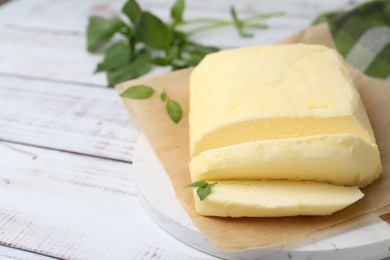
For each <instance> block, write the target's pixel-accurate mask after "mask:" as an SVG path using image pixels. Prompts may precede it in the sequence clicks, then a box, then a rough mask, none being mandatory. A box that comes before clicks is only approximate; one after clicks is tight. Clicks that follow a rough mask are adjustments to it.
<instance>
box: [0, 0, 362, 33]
mask: <svg viewBox="0 0 390 260" xmlns="http://www.w3.org/2000/svg"><path fill="white" fill-rule="evenodd" d="M174 1H175V0H169V1H167V0H142V1H140V4H141V6H142V8H144V9H148V10H152V11H153V12H155V13H157V14H159V15H160V16H161V17H163V18H164V19H169V8H170V6H171V5H172V4H173V2H174ZM364 1H365V0H355V1H349V0H328V1H313V0H278V4H277V5H275V2H274V1H272V0H244V1H235V0H214V1H209V0H187V1H186V6H187V7H186V12H185V15H186V17H187V18H192V17H194V16H196V14H198V15H199V14H201V15H202V16H203V17H209V15H212V16H213V17H214V16H215V17H221V16H225V17H226V18H229V8H230V6H233V5H234V6H235V7H236V8H237V9H238V10H239V11H240V13H241V14H244V15H247V14H253V13H261V12H273V11H284V12H286V13H288V15H289V16H292V17H294V16H295V17H306V18H307V20H310V19H312V18H313V17H314V16H315V15H317V14H318V13H319V12H322V11H328V10H334V9H348V8H351V7H352V6H354V5H356V4H358V3H361V2H364ZM124 2H125V1H124V0H113V1H109V2H108V1H104V0H84V1H82V2H80V1H77V0H69V1H51V0H35V1H28V0H18V1H15V0H14V1H12V3H9V4H7V5H5V6H4V7H3V8H2V9H1V12H0V13H1V15H0V24H1V23H6V24H8V25H14V26H19V27H24V28H40V29H46V30H52V31H62V32H69V33H71V32H73V33H81V32H82V33H83V32H84V31H85V27H86V24H87V17H88V16H90V15H103V16H110V15H117V14H118V13H119V11H120V9H121V7H122V5H123V3H124ZM192 12H194V14H193V13H192ZM48 20H50V21H52V22H51V23H47V21H48Z"/></svg>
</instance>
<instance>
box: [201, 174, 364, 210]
mask: <svg viewBox="0 0 390 260" xmlns="http://www.w3.org/2000/svg"><path fill="white" fill-rule="evenodd" d="M363 196H364V195H363V194H362V193H361V191H360V190H359V189H358V188H356V187H342V186H336V185H331V184H325V183H314V182H301V181H299V182H294V181H237V182H232V181H221V182H218V184H216V185H214V186H213V187H212V192H211V194H210V195H209V196H207V197H206V198H205V199H204V200H203V201H200V200H199V198H198V196H197V195H196V191H195V190H194V198H195V208H196V211H197V212H199V213H200V214H202V215H205V216H219V217H282V216H298V215H330V214H332V213H334V212H336V211H339V210H341V209H343V208H345V207H347V206H348V205H350V204H352V203H354V202H356V201H357V200H359V199H361V198H362V197H363Z"/></svg>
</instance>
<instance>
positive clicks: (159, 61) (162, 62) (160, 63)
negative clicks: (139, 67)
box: [152, 57, 171, 66]
mask: <svg viewBox="0 0 390 260" xmlns="http://www.w3.org/2000/svg"><path fill="white" fill-rule="evenodd" d="M152 62H153V63H154V64H155V65H158V66H168V65H170V64H171V60H170V59H169V58H166V57H164V58H163V57H155V58H153V60H152Z"/></svg>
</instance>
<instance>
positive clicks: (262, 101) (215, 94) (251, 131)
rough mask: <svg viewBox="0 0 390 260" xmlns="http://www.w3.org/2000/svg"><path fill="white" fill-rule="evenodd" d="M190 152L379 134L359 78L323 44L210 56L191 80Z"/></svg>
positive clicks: (369, 138)
mask: <svg viewBox="0 0 390 260" xmlns="http://www.w3.org/2000/svg"><path fill="white" fill-rule="evenodd" d="M189 120H190V150H191V155H192V156H193V157H195V156H197V155H198V154H200V153H201V152H204V151H207V150H212V149H216V148H220V147H225V146H229V145H234V144H240V143H245V142H253V141H259V140H269V139H282V138H296V137H304V136H312V135H323V134H341V133H351V134H355V135H357V136H360V137H361V138H362V139H363V140H365V141H367V142H369V143H375V138H374V134H373V131H372V128H371V125H370V122H369V120H368V117H367V114H366V112H365V109H364V107H363V104H362V101H361V99H360V96H359V94H358V92H357V90H356V88H355V86H354V85H353V78H352V75H351V73H350V71H349V70H348V68H347V67H346V66H345V65H344V63H343V61H342V59H341V57H340V56H339V55H338V54H337V52H336V51H334V50H332V49H330V48H327V47H325V46H320V45H305V44H287V45H275V46H266V47H254V48H241V49H235V50H228V51H222V52H218V53H214V54H210V55H207V56H206V58H204V59H203V60H202V62H201V63H200V64H199V65H198V66H197V67H196V68H195V69H194V71H193V72H192V75H191V79H190V115H189Z"/></svg>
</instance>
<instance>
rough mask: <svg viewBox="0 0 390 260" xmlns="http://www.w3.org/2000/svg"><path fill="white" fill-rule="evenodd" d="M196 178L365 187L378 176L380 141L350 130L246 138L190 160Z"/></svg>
mask: <svg viewBox="0 0 390 260" xmlns="http://www.w3.org/2000/svg"><path fill="white" fill-rule="evenodd" d="M189 166H190V172H191V177H192V180H193V181H196V180H206V181H207V180H226V179H289V180H310V181H319V182H328V183H333V184H337V185H348V186H359V187H364V186H366V185H368V184H370V183H371V182H372V181H374V180H375V179H376V178H378V176H379V174H380V172H381V163H380V156H379V151H378V147H377V146H376V145H375V144H370V143H368V142H366V141H364V140H363V139H362V138H360V137H359V136H356V135H352V134H333V135H316V136H306V137H299V138H287V139H276V140H266V141H257V142H249V143H242V144H237V145H231V146H228V147H223V148H218V149H214V150H209V151H205V152H202V153H201V154H199V155H198V156H196V157H195V158H193V159H192V161H191V162H190V165H189Z"/></svg>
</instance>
